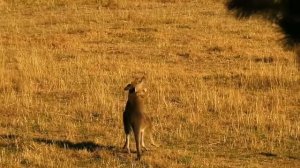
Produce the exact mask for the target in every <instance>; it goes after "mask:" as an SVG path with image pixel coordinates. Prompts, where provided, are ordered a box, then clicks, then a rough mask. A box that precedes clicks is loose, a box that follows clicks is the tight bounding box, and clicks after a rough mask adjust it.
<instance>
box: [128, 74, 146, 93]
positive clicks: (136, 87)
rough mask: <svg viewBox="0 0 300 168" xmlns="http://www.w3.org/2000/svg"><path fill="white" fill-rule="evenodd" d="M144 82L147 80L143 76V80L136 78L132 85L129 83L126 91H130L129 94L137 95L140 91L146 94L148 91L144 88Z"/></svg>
mask: <svg viewBox="0 0 300 168" xmlns="http://www.w3.org/2000/svg"><path fill="white" fill-rule="evenodd" d="M144 80H145V77H144V76H143V77H142V78H135V79H134V80H133V81H132V82H131V83H129V84H128V85H127V86H126V87H125V88H124V90H125V91H127V90H128V91H129V93H134V92H135V93H137V92H139V91H145V92H146V89H145V88H143V85H144Z"/></svg>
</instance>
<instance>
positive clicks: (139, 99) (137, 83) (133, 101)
mask: <svg viewBox="0 0 300 168" xmlns="http://www.w3.org/2000/svg"><path fill="white" fill-rule="evenodd" d="M144 80H145V77H142V78H140V79H135V80H134V81H132V82H131V83H130V84H128V85H127V86H126V87H125V88H124V90H125V91H128V100H127V103H126V106H125V110H124V113H123V124H124V131H125V144H124V147H123V149H125V148H126V149H127V152H128V153H130V147H129V140H130V132H131V131H133V133H134V138H135V143H136V150H137V160H140V159H141V149H140V146H142V148H144V149H145V150H148V148H147V147H146V146H145V142H144V134H145V132H147V133H148V134H149V135H150V141H151V144H152V145H153V146H156V147H158V145H156V144H155V143H154V141H153V138H152V124H151V121H150V119H149V118H148V117H147V116H146V115H145V113H144V110H145V109H144V102H143V99H144V97H145V94H146V92H147V89H146V88H143V84H144Z"/></svg>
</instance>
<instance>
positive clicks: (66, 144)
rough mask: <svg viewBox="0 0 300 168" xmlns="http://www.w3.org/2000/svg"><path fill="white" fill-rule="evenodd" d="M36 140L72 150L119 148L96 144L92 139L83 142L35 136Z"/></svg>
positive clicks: (91, 150) (90, 150) (112, 149)
mask: <svg viewBox="0 0 300 168" xmlns="http://www.w3.org/2000/svg"><path fill="white" fill-rule="evenodd" d="M33 141H34V142H37V143H44V144H48V145H56V146H58V147H60V148H64V149H71V150H87V151H89V152H94V151H96V150H110V151H114V150H116V149H117V148H116V147H115V146H104V145H99V144H96V143H94V142H92V141H83V142H77V143H75V142H71V141H69V140H52V139H44V138H33Z"/></svg>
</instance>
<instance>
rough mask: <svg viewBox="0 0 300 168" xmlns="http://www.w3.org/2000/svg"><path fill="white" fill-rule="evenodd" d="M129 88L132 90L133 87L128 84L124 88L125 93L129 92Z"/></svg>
mask: <svg viewBox="0 0 300 168" xmlns="http://www.w3.org/2000/svg"><path fill="white" fill-rule="evenodd" d="M131 88H133V86H132V84H130V83H129V84H128V85H127V86H126V87H125V88H124V90H125V91H127V90H130V89H131Z"/></svg>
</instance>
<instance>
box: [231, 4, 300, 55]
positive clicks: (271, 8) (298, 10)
mask: <svg viewBox="0 0 300 168" xmlns="http://www.w3.org/2000/svg"><path fill="white" fill-rule="evenodd" d="M226 5H227V8H228V9H229V10H231V11H235V13H236V16H237V17H238V18H247V17H249V16H251V15H255V14H257V15H262V16H264V17H265V18H266V19H269V20H272V21H275V23H277V24H278V25H279V26H280V28H281V29H282V31H283V33H284V34H285V40H286V44H287V45H288V46H293V47H294V46H296V47H297V48H298V49H299V45H300V0H227V4H226ZM298 56H299V57H300V54H299V52H298Z"/></svg>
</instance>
